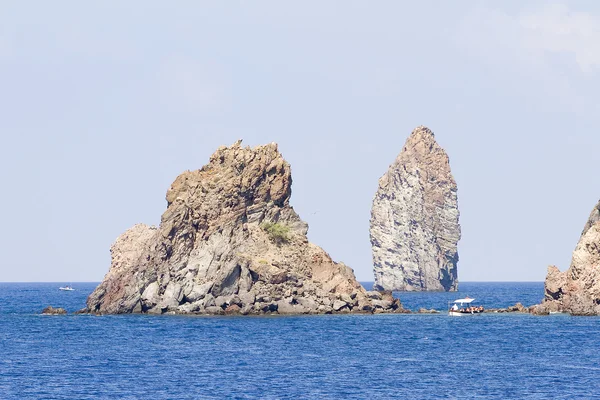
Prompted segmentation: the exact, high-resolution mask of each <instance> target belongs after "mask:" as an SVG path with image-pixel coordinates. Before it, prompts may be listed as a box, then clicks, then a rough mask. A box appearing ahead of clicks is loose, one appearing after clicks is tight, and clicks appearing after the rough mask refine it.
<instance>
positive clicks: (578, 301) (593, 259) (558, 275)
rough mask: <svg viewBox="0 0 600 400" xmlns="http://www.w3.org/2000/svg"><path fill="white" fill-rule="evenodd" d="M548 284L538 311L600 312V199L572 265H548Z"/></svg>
mask: <svg viewBox="0 0 600 400" xmlns="http://www.w3.org/2000/svg"><path fill="white" fill-rule="evenodd" d="M544 287H545V298H544V301H543V303H542V304H540V305H538V306H536V307H535V309H534V311H533V312H534V313H536V314H547V313H550V312H562V313H570V314H572V315H600V202H599V203H598V204H596V206H595V207H594V209H593V210H592V213H591V214H590V217H589V218H588V221H587V222H586V224H585V227H584V229H583V232H582V233H581V237H580V239H579V243H578V244H577V247H576V248H575V251H574V252H573V258H572V260H571V266H570V267H569V269H568V270H567V271H565V272H560V270H559V269H558V268H557V267H555V266H550V267H548V274H547V276H546V282H545V285H544Z"/></svg>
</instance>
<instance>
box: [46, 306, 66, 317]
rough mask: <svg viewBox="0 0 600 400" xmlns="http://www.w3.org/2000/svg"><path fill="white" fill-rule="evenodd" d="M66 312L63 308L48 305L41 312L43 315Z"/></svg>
mask: <svg viewBox="0 0 600 400" xmlns="http://www.w3.org/2000/svg"><path fill="white" fill-rule="evenodd" d="M66 313H67V310H65V309H64V308H60V307H58V308H54V307H52V306H48V307H46V308H44V309H43V310H42V314H44V315H64V314H66Z"/></svg>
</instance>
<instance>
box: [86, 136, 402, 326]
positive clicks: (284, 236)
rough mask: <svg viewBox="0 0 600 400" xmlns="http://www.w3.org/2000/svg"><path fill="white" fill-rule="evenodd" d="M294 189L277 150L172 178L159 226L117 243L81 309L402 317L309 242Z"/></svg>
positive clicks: (252, 152) (139, 228) (235, 154)
mask: <svg viewBox="0 0 600 400" xmlns="http://www.w3.org/2000/svg"><path fill="white" fill-rule="evenodd" d="M291 188H292V176H291V169H290V165H289V164H288V163H287V162H286V161H285V160H284V158H283V157H282V155H281V154H280V153H279V151H278V148H277V145H276V144H274V143H272V144H268V145H265V146H258V147H255V148H250V147H245V148H244V147H242V146H241V141H238V142H237V143H235V144H234V145H233V146H231V147H224V146H223V147H221V148H219V149H218V150H217V151H216V152H215V153H214V154H213V155H212V156H211V157H210V161H209V163H208V164H207V165H205V166H204V167H203V168H202V169H200V170H196V171H186V172H184V173H183V174H181V175H180V176H179V177H177V179H175V181H174V182H173V184H172V185H171V187H170V188H169V190H168V191H167V196H166V200H167V209H166V211H165V212H164V214H163V215H162V217H161V222H160V226H158V227H151V226H147V225H144V224H138V225H135V226H133V227H132V228H130V229H129V230H127V231H126V232H125V233H123V234H122V235H121V236H119V238H118V239H117V240H116V242H115V243H114V244H113V245H112V247H111V256H112V262H111V266H110V270H109V272H108V273H107V275H106V276H105V278H104V280H103V282H102V283H101V284H100V285H99V286H98V287H97V288H96V289H95V290H94V292H93V293H92V294H91V295H90V296H89V298H88V300H87V307H86V309H84V310H83V311H84V312H88V313H96V314H119V313H152V314H163V313H177V314H243V315H247V314H305V313H311V314H314V313H349V312H352V313H378V312H403V311H404V310H403V309H402V305H401V304H400V302H399V300H397V299H394V298H393V297H392V296H391V293H379V292H367V291H366V290H365V289H364V288H363V287H362V286H361V285H360V284H359V283H358V282H357V281H356V278H355V276H354V272H353V271H352V269H350V268H349V267H347V266H346V265H344V264H343V263H336V262H334V261H333V260H332V259H331V257H330V256H329V255H328V254H327V253H326V252H325V251H324V250H323V249H321V248H320V247H318V246H316V245H314V244H312V243H309V241H308V239H307V237H306V234H307V232H308V226H307V224H306V223H305V222H303V221H302V220H301V219H300V217H299V216H298V214H296V212H295V211H294V209H293V208H292V207H291V206H290V204H289V201H290V196H291V193H292V192H291Z"/></svg>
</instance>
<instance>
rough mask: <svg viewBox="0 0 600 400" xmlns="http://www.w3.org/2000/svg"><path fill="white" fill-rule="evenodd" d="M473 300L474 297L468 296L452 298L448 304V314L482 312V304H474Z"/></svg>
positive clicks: (474, 313)
mask: <svg viewBox="0 0 600 400" xmlns="http://www.w3.org/2000/svg"><path fill="white" fill-rule="evenodd" d="M474 301H475V299H472V298H470V297H469V296H467V297H465V298H464V299H458V300H454V302H452V303H449V304H448V315H450V316H454V317H456V316H462V315H476V314H481V313H483V312H484V311H485V309H484V308H483V306H481V305H476V304H474Z"/></svg>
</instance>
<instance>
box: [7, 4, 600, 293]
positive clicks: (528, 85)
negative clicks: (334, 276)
mask: <svg viewBox="0 0 600 400" xmlns="http://www.w3.org/2000/svg"><path fill="white" fill-rule="evenodd" d="M522 3H526V4H524V5H523V4H522ZM174 4H176V6H177V7H175V6H174ZM599 43H600V5H598V3H597V2H595V1H587V2H584V1H579V2H578V1H572V2H568V3H567V2H565V3H561V2H555V3H548V2H541V1H537V2H536V1H529V2H522V1H512V2H508V1H503V2H497V1H489V2H475V1H471V2H465V1H463V2H441V1H429V2H426V1H412V2H408V1H403V2H400V1H377V2H372V1H363V2H352V1H326V2H323V1H302V2H294V4H292V3H291V2H279V1H270V2H266V1H263V2H233V1H230V2H210V3H209V2H196V1H193V2H192V1H189V2H183V1H180V2H176V3H172V2H151V1H128V2H122V1H102V2H95V3H93V4H92V3H91V2H81V1H70V2H69V1H61V2H41V1H38V2H29V1H2V2H0V108H1V110H2V113H1V114H0V132H1V135H2V142H1V143H2V145H1V147H0V149H1V150H0V151H1V155H0V178H1V183H2V196H0V206H1V208H2V211H3V223H2V229H0V250H1V252H0V254H1V262H0V281H62V282H65V281H66V282H75V281H99V280H101V279H102V277H103V276H104V274H105V273H106V271H107V270H108V267H109V264H110V254H109V247H110V245H111V243H112V242H113V241H114V239H116V237H117V236H118V235H119V234H120V233H122V232H123V231H124V230H125V229H127V228H128V227H130V226H131V225H133V224H135V223H137V222H145V223H149V224H157V223H158V222H159V220H160V215H161V214H162V212H163V211H164V209H165V207H166V202H165V200H164V197H165V193H166V190H167V188H168V187H169V185H170V184H171V182H172V181H173V180H174V179H175V177H176V176H177V175H178V174H179V173H181V172H182V171H184V170H186V169H197V168H200V167H201V166H202V165H204V164H205V163H206V162H207V161H208V158H209V156H210V155H211V154H212V152H213V151H214V150H216V148H217V147H218V146H219V145H222V144H232V143H233V142H234V141H235V140H236V139H239V138H243V139H244V143H245V144H247V145H252V146H254V145H258V144H264V143H268V142H272V141H276V142H278V143H279V145H280V150H281V151H282V152H283V154H284V156H285V157H286V159H287V160H288V161H289V162H290V163H291V165H292V169H293V177H294V185H293V196H292V205H293V206H294V207H295V208H296V210H297V211H298V212H299V214H300V216H301V217H302V218H303V219H305V220H306V221H307V222H308V223H309V224H310V232H309V238H310V239H311V241H313V242H314V243H316V244H318V245H320V246H322V247H323V248H324V249H325V250H327V251H328V252H330V254H331V255H332V256H333V257H334V259H336V260H340V261H344V262H345V263H346V264H348V265H350V266H351V267H352V268H354V270H355V272H356V275H357V277H358V278H359V279H360V280H372V262H371V250H370V243H369V217H370V208H371V201H372V198H373V195H374V193H375V190H376V189H377V181H378V179H379V177H380V176H381V175H382V174H383V173H384V172H385V170H386V169H387V168H388V166H389V164H391V163H392V161H393V160H394V158H395V157H396V155H397V154H398V153H399V152H400V150H401V148H402V146H403V143H404V141H405V140H406V138H407V136H408V135H409V134H410V132H411V130H412V129H413V128H414V127H416V126H418V125H421V124H423V125H426V126H428V127H430V128H431V129H432V130H433V131H434V132H435V134H436V137H437V139H438V141H439V142H440V144H441V145H442V146H443V147H444V148H445V149H446V150H447V152H448V153H449V155H450V161H451V166H452V170H453V173H454V176H455V178H456V181H457V183H458V186H459V206H460V209H461V224H462V230H463V239H462V241H461V242H460V244H459V254H460V263H459V279H460V280H463V281H472V280H486V281H487V280H517V281H520V280H537V281H541V280H543V279H544V277H545V273H546V267H547V265H548V264H551V263H555V264H557V265H559V266H560V267H561V268H563V269H564V268H566V267H567V266H568V264H569V262H570V257H571V252H572V250H573V249H574V247H575V245H576V242H577V240H578V238H579V234H580V232H581V229H582V228H583V225H584V223H585V221H586V218H587V216H588V214H589V212H590V211H591V209H592V207H593V206H594V204H595V203H596V202H597V201H598V198H599V197H600V183H599V182H598V165H599V160H600V153H599V150H600V130H599V129H598V126H599V123H600V98H599V96H598V92H599V89H600V45H599Z"/></svg>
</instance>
